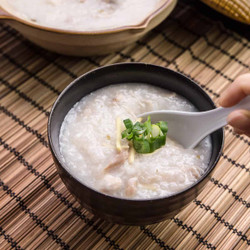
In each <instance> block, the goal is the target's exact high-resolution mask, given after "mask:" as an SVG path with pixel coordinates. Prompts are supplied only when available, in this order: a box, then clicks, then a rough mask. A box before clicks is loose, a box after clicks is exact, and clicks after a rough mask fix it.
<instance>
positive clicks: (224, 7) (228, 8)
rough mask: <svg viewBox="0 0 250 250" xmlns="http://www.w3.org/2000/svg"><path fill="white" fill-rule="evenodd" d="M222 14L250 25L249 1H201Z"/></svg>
mask: <svg viewBox="0 0 250 250" xmlns="http://www.w3.org/2000/svg"><path fill="white" fill-rule="evenodd" d="M201 1H202V2H204V3H205V4H207V5H208V6H210V7H212V8H213V9H215V10H217V11H219V12H220V13H222V14H224V15H226V16H228V17H230V18H233V19H235V20H237V21H240V22H243V23H246V24H250V1H249V0H201Z"/></svg>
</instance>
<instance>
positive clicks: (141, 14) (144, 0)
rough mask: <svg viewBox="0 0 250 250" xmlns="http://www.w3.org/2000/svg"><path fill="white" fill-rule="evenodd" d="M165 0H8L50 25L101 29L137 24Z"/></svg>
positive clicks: (24, 14) (24, 15)
mask: <svg viewBox="0 0 250 250" xmlns="http://www.w3.org/2000/svg"><path fill="white" fill-rule="evenodd" d="M161 2H162V1H161V0H136V1H134V0H32V1H31V0H8V4H9V5H10V6H11V8H12V9H13V10H14V11H15V12H16V13H17V14H18V15H19V16H20V17H21V18H24V19H28V20H30V21H33V22H36V23H38V24H40V25H44V26H47V27H54V28H59V29H64V30H74V31H97V30H104V29H111V28H116V27H122V26H128V25H137V24H140V23H141V22H142V21H143V20H144V19H145V18H147V17H148V16H149V15H150V14H151V13H152V12H153V11H155V10H156V9H157V8H159V6H160V3H161Z"/></svg>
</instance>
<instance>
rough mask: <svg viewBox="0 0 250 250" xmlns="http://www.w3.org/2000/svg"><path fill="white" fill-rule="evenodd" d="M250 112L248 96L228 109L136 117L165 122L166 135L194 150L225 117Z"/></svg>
mask: <svg viewBox="0 0 250 250" xmlns="http://www.w3.org/2000/svg"><path fill="white" fill-rule="evenodd" d="M237 109H248V110H250V96H248V97H245V98H244V99H243V100H242V101H241V102H240V103H238V104H236V105H235V106H233V107H230V108H216V109H213V110H210V111H205V112H182V111H172V110H159V111H152V112H147V113H143V114H141V115H138V117H142V118H147V116H149V115H150V117H151V120H152V122H158V121H166V122H167V123H168V133H167V135H168V136H169V137H170V138H172V139H174V140H175V141H177V142H178V143H180V144H181V145H183V147H184V148H194V147H195V146H196V145H197V144H198V143H199V142H200V141H201V140H202V139H203V138H204V137H206V136H207V135H209V134H210V133H212V132H214V131H215V130H217V129H219V128H221V127H223V126H225V125H226V124H227V120H226V118H227V116H228V114H229V113H231V112H232V111H234V110H237Z"/></svg>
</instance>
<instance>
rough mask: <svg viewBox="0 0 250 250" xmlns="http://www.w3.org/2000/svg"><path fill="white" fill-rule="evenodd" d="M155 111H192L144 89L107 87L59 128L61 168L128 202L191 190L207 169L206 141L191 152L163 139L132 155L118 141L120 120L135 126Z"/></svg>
mask: <svg viewBox="0 0 250 250" xmlns="http://www.w3.org/2000/svg"><path fill="white" fill-rule="evenodd" d="M160 109H171V110H182V111H195V108H194V107H193V106H192V105H191V104H190V103H189V102H188V101H186V100H185V99H184V98H183V97H180V96H178V95H176V94H175V93H172V92H169V91H167V90H163V89H161V88H158V87H153V86H150V85H146V84H119V85H111V86H108V87H105V88H102V89H99V90H97V91H95V92H92V93H91V94H89V95H87V96H85V97H84V98H82V99H81V100H80V101H79V102H78V103H76V104H75V105H74V107H73V108H72V109H71V110H70V111H69V112H68V114H67V115H66V117H65V119H64V121H63V124H62V127H61V131H60V137H59V143H60V151H61V154H62V156H63V161H64V162H65V166H66V169H67V170H68V172H70V173H71V174H72V175H73V176H75V177H77V179H78V180H80V181H81V182H82V183H83V184H85V185H87V186H89V187H91V188H93V189H95V190H98V191H100V192H103V193H106V194H109V195H111V196H115V197H121V198H127V199H148V198H159V197H162V196H169V195H172V194H174V193H177V192H179V191H182V190H184V189H185V188H187V187H188V186H190V185H192V184H193V183H194V182H196V181H197V179H199V178H200V177H201V175H202V174H203V173H204V171H205V170H206V168H207V166H208V163H209V160H210V155H211V141H210V137H207V138H205V139H204V140H203V141H202V142H201V143H200V144H199V145H198V146H197V147H196V148H195V149H184V148H183V147H182V146H181V145H179V144H177V143H176V142H174V141H173V140H171V139H170V138H168V137H167V139H166V144H165V145H164V146H163V147H161V148H160V149H158V150H156V151H154V152H153V153H150V154H139V153H135V152H134V153H133V154H132V151H133V150H132V147H131V146H130V145H129V142H128V141H127V140H126V139H121V138H119V134H120V133H121V131H122V130H124V128H122V125H121V126H120V125H119V124H122V121H123V120H124V119H127V118H130V119H131V120H132V121H133V122H135V121H136V119H137V117H136V115H138V114H141V113H144V112H148V111H153V110H160ZM118 126H120V129H118ZM119 143H120V144H119ZM118 145H119V148H118Z"/></svg>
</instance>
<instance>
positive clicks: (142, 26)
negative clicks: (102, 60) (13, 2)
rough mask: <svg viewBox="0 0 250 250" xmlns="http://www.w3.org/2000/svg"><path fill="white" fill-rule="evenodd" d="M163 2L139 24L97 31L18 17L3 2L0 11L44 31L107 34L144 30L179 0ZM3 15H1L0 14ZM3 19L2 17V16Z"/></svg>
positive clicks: (6, 16) (7, 17) (12, 18)
mask: <svg viewBox="0 0 250 250" xmlns="http://www.w3.org/2000/svg"><path fill="white" fill-rule="evenodd" d="M162 1H163V3H162V4H161V5H160V6H159V7H158V8H157V9H156V10H154V11H153V12H151V13H150V14H149V16H148V17H146V18H145V19H144V20H143V21H141V22H140V23H139V24H135V25H128V26H120V27H116V28H110V29H103V30H96V31H74V30H66V29H58V28H53V27H48V26H43V25H40V24H36V23H34V22H32V21H29V20H26V19H24V18H21V17H18V16H17V15H15V14H13V13H11V11H8V10H6V8H4V7H3V4H1V5H0V11H1V10H2V11H4V12H5V15H4V16H3V19H10V20H14V21H17V22H19V23H22V24H25V25H27V26H30V27H32V28H36V29H39V30H43V31H48V32H54V33H58V34H72V35H105V34H113V33H119V32H124V31H129V30H138V31H139V30H143V29H145V28H147V26H148V25H149V23H150V22H151V20H152V19H154V18H155V17H156V16H157V15H158V14H160V13H161V12H162V11H164V10H165V9H166V8H167V7H168V6H169V5H170V4H171V3H175V2H177V0H162ZM0 16H1V15H0ZM0 20H1V18H0Z"/></svg>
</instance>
